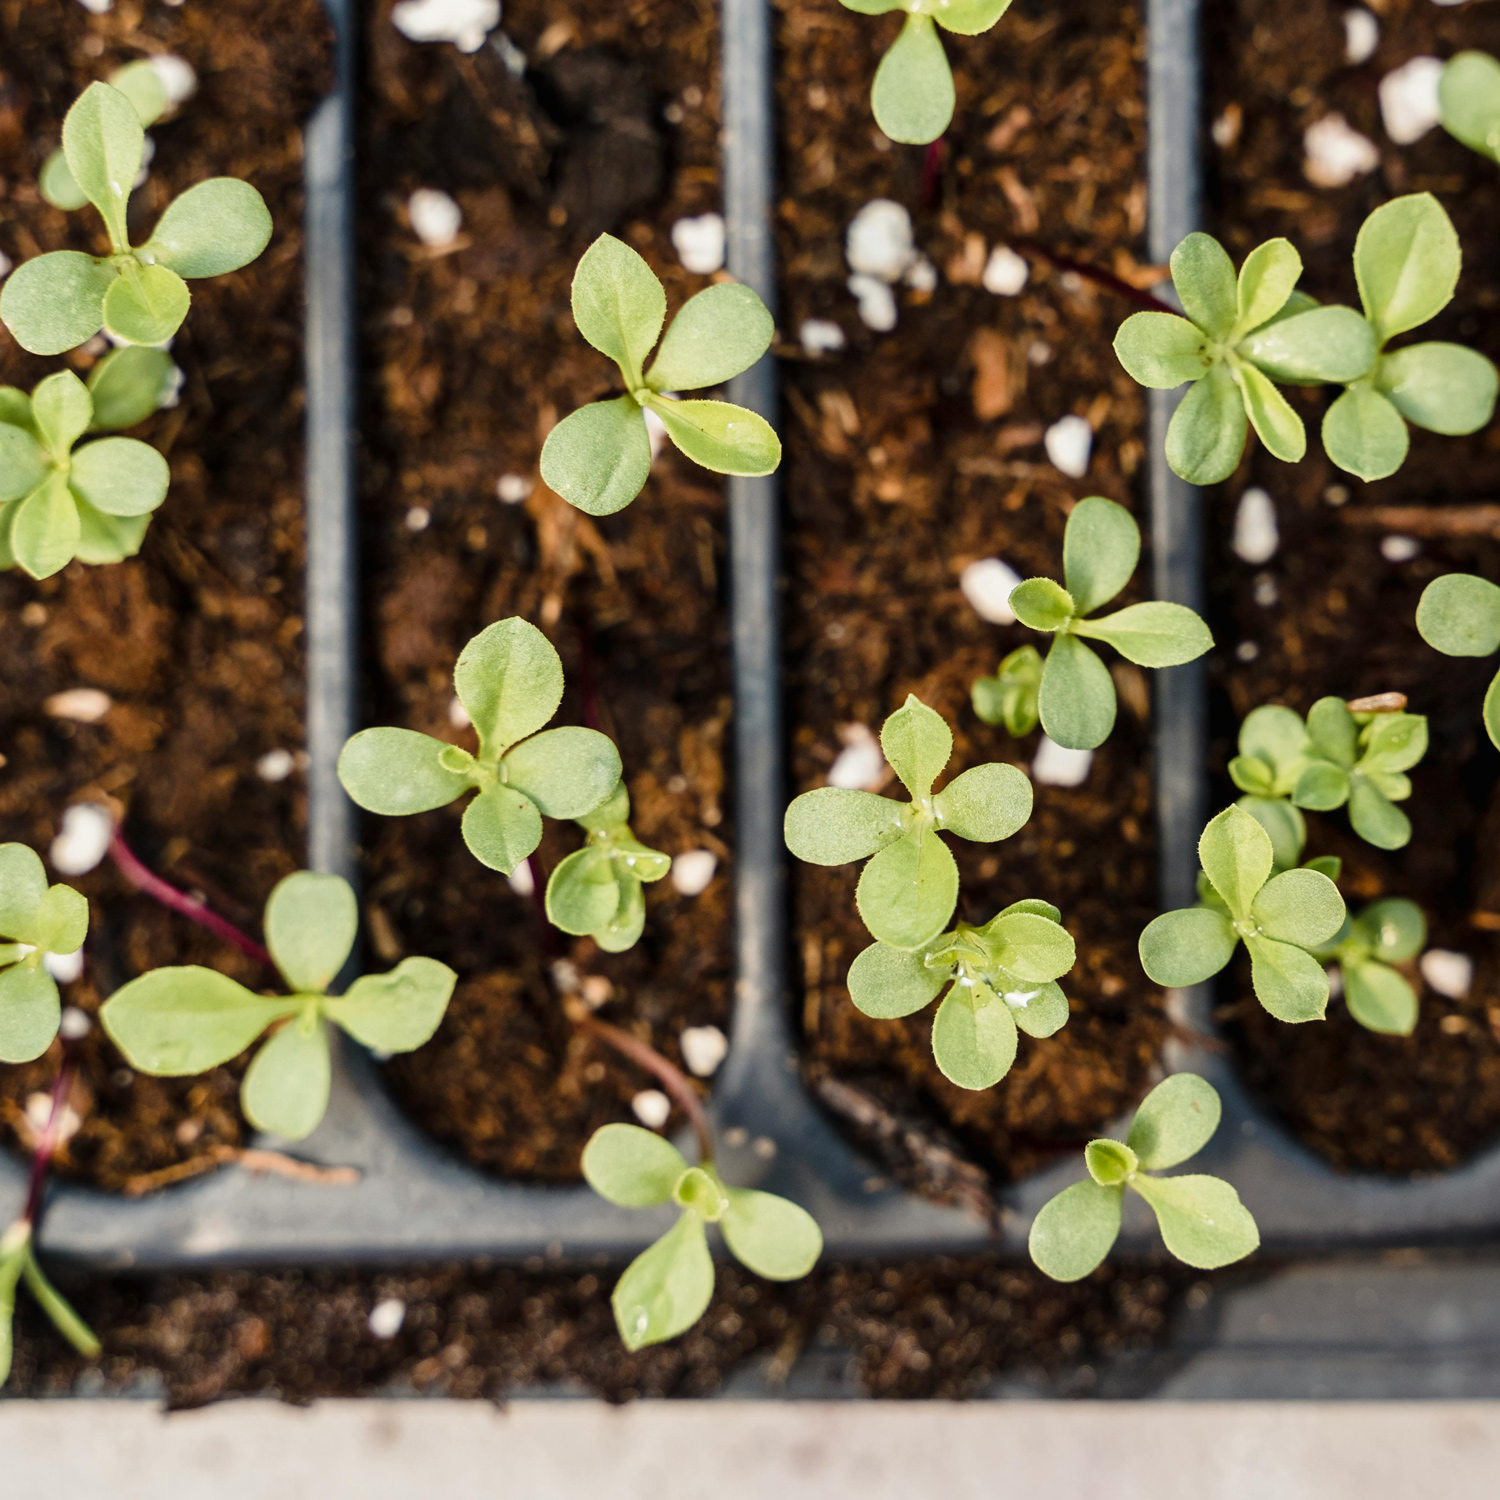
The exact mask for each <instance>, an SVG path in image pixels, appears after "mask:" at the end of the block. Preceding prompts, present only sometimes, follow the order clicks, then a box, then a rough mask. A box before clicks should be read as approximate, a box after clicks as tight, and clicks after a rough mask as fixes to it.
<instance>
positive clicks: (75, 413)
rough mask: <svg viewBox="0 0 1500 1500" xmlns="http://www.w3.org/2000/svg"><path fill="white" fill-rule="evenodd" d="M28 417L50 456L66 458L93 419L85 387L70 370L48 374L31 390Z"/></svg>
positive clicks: (92, 410)
mask: <svg viewBox="0 0 1500 1500" xmlns="http://www.w3.org/2000/svg"><path fill="white" fill-rule="evenodd" d="M31 419H32V422H33V424H34V425H35V428H36V431H37V435H38V436H39V437H40V438H41V440H42V442H43V443H45V444H46V446H47V447H48V448H49V449H50V450H51V452H52V456H53V457H54V458H66V457H67V456H68V454H69V453H70V452H72V449H73V444H74V443H76V442H77V441H78V439H79V438H81V437H82V436H83V435H84V433H85V432H87V431H88V429H89V423H90V422H92V421H93V419H94V403H93V401H92V400H91V399H90V398H89V393H88V387H87V386H85V385H84V383H83V382H82V381H81V380H80V379H79V378H78V377H77V376H76V375H74V374H73V373H72V371H70V370H63V371H60V372H59V373H58V374H56V375H49V376H48V377H47V378H46V379H45V380H44V381H42V382H41V384H39V385H38V386H37V388H36V389H35V390H34V391H33V392H32V393H31Z"/></svg>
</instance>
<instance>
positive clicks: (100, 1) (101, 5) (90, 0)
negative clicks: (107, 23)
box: [78, 0, 115, 16]
mask: <svg viewBox="0 0 1500 1500" xmlns="http://www.w3.org/2000/svg"><path fill="white" fill-rule="evenodd" d="M78 3H79V4H80V5H81V6H82V7H83V8H84V9H85V10H87V11H92V12H93V14H94V15H96V16H104V15H108V14H109V9H110V7H111V6H112V5H113V4H114V3H115V0H78Z"/></svg>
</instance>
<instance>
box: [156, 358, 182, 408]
mask: <svg viewBox="0 0 1500 1500" xmlns="http://www.w3.org/2000/svg"><path fill="white" fill-rule="evenodd" d="M186 384H187V375H186V374H185V373H184V372H183V369H182V366H181V365H175V364H174V365H173V366H172V368H171V369H170V370H168V371H167V377H166V379H165V380H164V381H163V382H162V388H161V394H160V395H159V396H158V397H157V398H156V402H157V405H158V406H159V407H161V409H162V410H163V411H170V410H171V409H172V408H173V407H174V406H178V405H180V404H181V402H182V388H183V386H185V385H186Z"/></svg>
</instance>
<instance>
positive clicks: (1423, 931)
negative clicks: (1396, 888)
mask: <svg viewBox="0 0 1500 1500" xmlns="http://www.w3.org/2000/svg"><path fill="white" fill-rule="evenodd" d="M1352 925H1353V933H1354V935H1355V937H1356V938H1357V939H1358V940H1359V941H1360V942H1361V943H1363V944H1365V945H1366V946H1367V947H1368V948H1369V950H1370V952H1371V954H1372V955H1373V956H1374V957H1375V958H1377V959H1379V960H1380V961H1381V962H1382V963H1387V964H1400V963H1406V962H1408V961H1409V960H1411V959H1414V958H1415V957H1416V956H1417V954H1419V953H1420V952H1421V951H1422V945H1423V944H1424V943H1425V942H1426V941H1427V921H1426V918H1425V917H1423V915H1422V909H1421V907H1419V906H1417V905H1416V904H1415V903H1414V902H1411V901H1406V900H1403V899H1401V898H1400V897H1391V898H1389V899H1387V900H1384V901H1375V902H1372V903H1371V904H1370V905H1369V906H1367V907H1365V909H1364V910H1363V911H1362V912H1360V914H1359V915H1358V916H1357V917H1356V918H1355V919H1354V922H1353V924H1352Z"/></svg>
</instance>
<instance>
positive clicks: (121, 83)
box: [107, 57, 172, 128]
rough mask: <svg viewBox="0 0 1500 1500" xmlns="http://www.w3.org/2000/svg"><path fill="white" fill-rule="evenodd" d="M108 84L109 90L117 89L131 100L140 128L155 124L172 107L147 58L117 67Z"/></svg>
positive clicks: (158, 77) (163, 85)
mask: <svg viewBox="0 0 1500 1500" xmlns="http://www.w3.org/2000/svg"><path fill="white" fill-rule="evenodd" d="M107 81H108V83H109V86H110V88H112V89H117V90H118V91H119V92H120V93H122V94H124V96H125V97H126V98H127V99H128V100H130V104H131V108H132V109H134V110H135V113H136V118H137V119H138V120H139V121H140V122H141V125H142V128H144V127H146V126H150V125H154V124H156V122H157V121H158V120H159V119H161V117H162V116H163V115H164V114H166V112H167V110H168V108H169V107H170V106H171V103H172V101H171V99H169V98H168V96H167V89H166V85H165V84H164V83H163V82H162V81H161V74H160V73H158V72H157V71H156V66H155V64H154V63H153V62H152V61H151V59H150V58H149V57H142V58H138V59H137V60H136V61H135V62H132V63H126V64H125V66H124V67H123V68H116V69H115V71H114V72H113V73H111V74H110V75H109V78H108V80H107Z"/></svg>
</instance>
